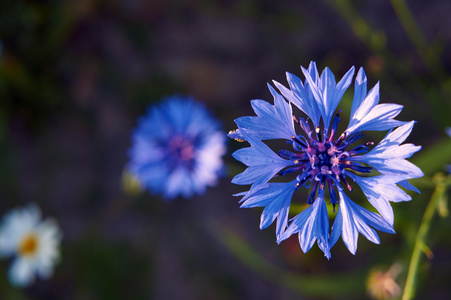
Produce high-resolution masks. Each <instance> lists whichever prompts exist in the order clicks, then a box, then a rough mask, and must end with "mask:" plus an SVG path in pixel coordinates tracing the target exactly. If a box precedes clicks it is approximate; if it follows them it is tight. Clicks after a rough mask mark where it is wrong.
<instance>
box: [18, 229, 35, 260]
mask: <svg viewBox="0 0 451 300" xmlns="http://www.w3.org/2000/svg"><path fill="white" fill-rule="evenodd" d="M37 249H38V239H37V237H36V235H34V234H32V233H30V234H27V235H26V236H25V237H24V238H23V239H22V241H21V242H20V244H19V249H18V253H19V255H20V256H30V255H34V254H35V253H36V251H37Z"/></svg>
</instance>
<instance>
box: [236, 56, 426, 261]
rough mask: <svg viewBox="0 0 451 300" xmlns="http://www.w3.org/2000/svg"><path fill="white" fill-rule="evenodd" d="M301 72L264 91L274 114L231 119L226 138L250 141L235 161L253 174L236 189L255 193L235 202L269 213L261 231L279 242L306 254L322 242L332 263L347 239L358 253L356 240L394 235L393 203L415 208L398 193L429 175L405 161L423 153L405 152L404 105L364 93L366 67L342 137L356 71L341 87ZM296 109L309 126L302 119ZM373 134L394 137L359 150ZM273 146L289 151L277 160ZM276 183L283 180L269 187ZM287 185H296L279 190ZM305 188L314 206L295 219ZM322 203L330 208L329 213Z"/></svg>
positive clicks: (262, 110) (261, 108) (263, 106)
mask: <svg viewBox="0 0 451 300" xmlns="http://www.w3.org/2000/svg"><path fill="white" fill-rule="evenodd" d="M301 68H302V67H301ZM302 72H303V74H304V76H305V81H304V82H302V80H301V79H300V78H298V77H297V76H295V75H293V74H290V73H287V81H288V84H289V87H285V86H283V85H282V84H280V83H278V82H275V81H274V82H273V83H274V85H275V87H276V88H277V89H278V90H279V91H278V92H277V91H276V90H275V89H274V88H273V87H272V86H271V85H269V84H268V87H269V90H270V92H271V94H272V96H273V97H274V105H271V104H270V103H268V102H266V101H263V100H252V101H251V105H252V108H253V109H254V111H255V114H256V116H246V117H241V118H238V119H236V120H235V122H236V124H237V126H238V129H237V130H235V131H233V132H230V133H229V137H230V138H233V139H236V140H239V141H247V142H248V143H249V144H250V147H247V148H242V149H239V150H238V151H236V152H235V153H234V154H233V156H234V157H235V158H236V159H237V160H238V161H240V162H242V163H244V164H245V165H246V166H247V169H246V170H245V171H244V172H243V173H241V174H238V175H236V176H235V177H234V178H233V180H232V182H233V183H235V184H239V185H251V187H250V189H249V190H248V191H246V192H243V193H240V194H237V196H243V198H242V199H241V202H242V207H264V210H263V213H262V216H261V223H260V228H261V229H263V228H266V227H268V226H269V225H271V224H272V223H273V222H274V221H275V220H277V222H276V235H277V242H278V243H280V242H281V241H283V240H285V239H287V238H288V237H290V236H291V235H292V234H296V233H297V234H298V235H299V243H300V246H301V248H302V250H303V251H304V252H307V251H309V250H310V249H311V247H312V246H313V244H314V243H315V242H317V244H318V247H319V248H320V249H321V250H322V251H323V252H324V254H325V256H326V257H327V258H330V256H331V254H330V249H331V248H332V246H333V245H334V244H335V243H336V242H337V241H338V239H339V238H340V236H341V237H342V239H343V241H344V243H345V245H346V247H347V248H348V249H349V251H350V252H351V253H352V254H355V252H356V250H357V239H358V236H359V233H360V234H362V235H363V236H365V237H366V238H367V239H368V240H370V241H372V242H373V243H377V244H379V237H378V235H377V233H376V231H375V230H379V231H383V232H388V233H395V231H394V229H393V222H394V216H393V209H392V207H391V205H390V202H400V201H409V200H411V197H410V196H409V195H408V194H407V193H406V192H405V191H404V190H403V189H401V188H400V187H402V188H404V189H408V190H413V191H416V192H419V191H418V190H417V189H416V188H415V187H414V186H412V185H411V184H410V183H409V182H408V181H407V180H408V179H412V178H417V177H421V176H423V172H422V171H421V170H420V169H419V168H418V167H417V166H415V165H414V164H412V163H410V162H409V161H407V160H406V159H407V158H409V157H410V156H412V155H413V154H414V153H415V152H417V151H419V150H420V149H421V146H415V145H413V144H402V143H403V142H404V141H405V140H406V138H407V137H408V136H409V134H410V132H411V131H412V128H413V125H414V123H415V122H414V121H411V122H402V121H398V120H395V117H396V116H397V115H398V114H399V113H400V112H401V110H402V106H401V105H397V104H391V103H388V104H379V83H377V84H376V85H375V86H374V87H373V88H372V89H371V90H370V91H368V90H367V77H366V74H365V72H364V70H363V68H360V70H359V72H358V73H357V76H356V78H355V85H354V99H353V103H352V108H351V114H350V122H349V124H348V126H347V127H346V129H345V130H344V131H343V133H342V134H338V132H337V131H338V129H339V124H340V121H341V120H340V118H339V113H340V111H339V112H338V113H336V110H337V107H338V104H339V103H340V100H341V98H342V97H343V94H344V93H345V91H346V89H347V88H348V87H349V86H350V85H351V83H352V80H353V77H354V67H352V68H351V69H350V70H349V71H348V72H347V73H346V74H345V75H344V76H343V78H342V79H341V80H340V81H339V82H338V83H337V82H336V81H335V77H334V75H333V74H332V72H331V71H330V69H329V68H326V69H325V70H324V71H323V72H322V74H321V76H320V75H319V73H318V70H317V68H316V64H315V63H314V62H311V63H310V66H309V68H308V69H307V70H306V69H304V68H302ZM291 104H294V105H295V106H296V107H297V108H298V109H299V110H301V111H302V112H303V113H304V114H305V115H306V116H307V118H302V117H300V118H296V117H295V116H294V115H293V111H292V105H291ZM295 125H296V128H295ZM296 130H297V131H296ZM368 130H372V131H387V130H388V131H389V132H388V134H387V135H386V136H385V138H384V139H382V141H380V143H379V144H378V145H376V146H374V147H372V149H370V148H371V146H373V145H374V144H373V143H372V142H367V143H363V144H362V143H360V144H359V140H360V139H361V138H362V137H363V134H362V132H363V131H368ZM274 139H277V140H280V139H281V140H286V141H287V143H288V144H289V145H291V146H290V147H291V149H280V150H279V151H278V152H277V153H275V152H274V151H273V150H272V149H271V148H270V147H268V145H267V144H266V143H265V142H263V141H264V140H274ZM275 177H280V178H282V180H272V179H273V178H275ZM288 178H291V180H289V181H288V182H283V181H286V180H287V179H288ZM283 179H285V180H283ZM353 182H355V183H356V184H357V185H358V186H359V187H360V189H361V190H362V191H363V193H364V194H365V196H366V197H367V199H368V201H369V203H370V204H371V205H372V206H373V207H374V208H375V209H376V210H377V212H378V213H376V212H371V211H369V210H367V209H365V208H363V207H362V206H360V205H358V204H356V203H355V202H354V201H352V200H351V199H350V198H349V196H348V195H347V194H346V193H345V190H346V189H347V190H348V191H349V192H351V191H352V190H353V187H352V185H354V184H353ZM351 183H352V184H351ZM303 187H304V188H306V189H310V191H309V196H308V198H307V199H306V200H307V201H306V202H307V204H308V205H309V206H308V207H307V208H306V209H305V210H304V211H302V212H301V213H300V214H298V215H296V216H295V217H294V218H292V219H291V220H289V219H288V214H289V209H290V205H291V201H292V198H293V195H294V192H295V191H296V190H298V189H301V188H303ZM326 201H327V202H328V203H329V204H330V205H331V206H332V208H333V212H332V213H331V214H330V213H329V212H328V210H327V204H326ZM336 206H338V211H337V212H336V213H335V209H336ZM334 213H335V214H334ZM330 215H331V216H333V215H335V220H334V222H333V224H329V216H330Z"/></svg>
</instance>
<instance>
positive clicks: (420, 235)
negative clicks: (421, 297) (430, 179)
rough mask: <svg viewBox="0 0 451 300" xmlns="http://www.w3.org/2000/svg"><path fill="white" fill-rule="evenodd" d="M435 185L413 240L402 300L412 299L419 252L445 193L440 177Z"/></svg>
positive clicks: (421, 250) (442, 180) (440, 176)
mask: <svg viewBox="0 0 451 300" xmlns="http://www.w3.org/2000/svg"><path fill="white" fill-rule="evenodd" d="M436 180H437V185H436V187H435V191H434V193H433V194H432V197H431V200H430V201H429V204H428V206H427V207H426V211H425V212H424V215H423V220H422V221H421V225H420V228H419V229H418V232H417V236H416V238H415V245H414V248H413V252H412V257H411V259H410V264H409V271H408V273H407V279H406V284H405V286H404V292H403V295H402V300H409V299H413V297H414V294H415V280H416V276H417V273H418V266H419V264H420V258H421V252H423V251H424V249H427V247H425V246H426V244H425V238H426V235H427V233H428V231H429V228H430V226H431V220H432V217H433V216H434V213H435V211H436V210H437V207H438V204H439V203H440V200H441V199H442V197H443V196H444V194H445V192H446V183H445V182H444V178H443V176H442V175H439V176H437V177H436Z"/></svg>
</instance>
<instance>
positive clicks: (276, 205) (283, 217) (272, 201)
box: [241, 180, 297, 238]
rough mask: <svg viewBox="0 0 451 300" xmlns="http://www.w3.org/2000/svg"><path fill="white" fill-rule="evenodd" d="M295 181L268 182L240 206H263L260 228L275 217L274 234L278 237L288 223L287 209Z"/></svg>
mask: <svg viewBox="0 0 451 300" xmlns="http://www.w3.org/2000/svg"><path fill="white" fill-rule="evenodd" d="M296 184H297V181H296V180H294V181H291V182H287V183H268V184H266V185H265V186H264V187H262V188H261V189H259V190H258V191H257V192H255V193H254V194H253V195H252V196H250V197H249V198H248V199H247V200H246V201H244V202H243V204H242V205H241V207H263V206H264V207H265V209H264V210H263V212H262V215H261V222H260V229H264V228H266V227H268V226H269V225H271V224H272V223H273V222H274V220H275V219H276V218H277V224H276V235H277V238H279V237H280V236H281V235H282V234H283V232H284V231H285V229H286V228H287V224H288V211H289V209H290V203H291V197H292V196H293V193H294V191H295V189H296Z"/></svg>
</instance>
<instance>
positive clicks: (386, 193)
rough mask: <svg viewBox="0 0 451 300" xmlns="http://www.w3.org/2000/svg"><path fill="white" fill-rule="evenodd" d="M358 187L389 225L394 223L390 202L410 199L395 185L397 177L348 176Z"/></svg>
mask: <svg viewBox="0 0 451 300" xmlns="http://www.w3.org/2000/svg"><path fill="white" fill-rule="evenodd" d="M349 176H350V177H351V178H353V179H354V180H355V182H356V183H357V184H358V185H359V186H360V188H361V189H362V191H363V193H364V194H365V196H366V197H367V199H368V201H369V202H370V203H371V205H372V206H373V207H374V208H376V209H377V211H378V212H379V213H380V214H381V215H382V216H383V217H384V218H385V219H386V220H387V221H388V222H389V223H390V225H393V223H394V215H393V209H392V207H391V205H390V202H400V201H409V200H411V199H412V197H410V196H409V195H407V194H406V192H404V191H403V190H402V189H400V188H399V187H398V186H397V185H396V183H397V181H399V179H400V178H399V176H373V177H360V176H357V175H354V174H349Z"/></svg>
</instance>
